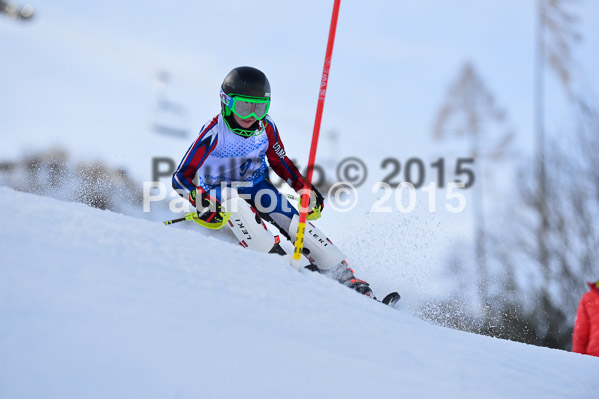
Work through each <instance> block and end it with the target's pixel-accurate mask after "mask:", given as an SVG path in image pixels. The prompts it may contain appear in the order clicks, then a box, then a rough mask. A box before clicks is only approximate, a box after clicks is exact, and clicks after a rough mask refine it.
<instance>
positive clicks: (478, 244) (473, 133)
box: [433, 63, 513, 318]
mask: <svg viewBox="0 0 599 399" xmlns="http://www.w3.org/2000/svg"><path fill="white" fill-rule="evenodd" d="M505 120H506V114H505V111H504V110H503V109H501V108H500V107H499V106H498V105H497V104H496V102H495V98H494V96H493V95H492V94H491V92H490V90H489V89H488V88H487V87H486V85H485V84H484V82H483V81H482V79H481V77H480V76H479V74H478V73H477V72H476V70H475V69H474V67H473V66H472V64H470V63H466V64H464V65H463V66H462V69H461V71H460V73H459V75H458V78H457V79H456V81H455V82H454V83H453V84H452V85H451V86H450V88H449V90H448V92H447V96H446V100H445V102H444V104H443V106H442V107H441V109H440V110H439V112H438V114H437V118H436V121H435V126H434V129H433V133H434V136H435V138H437V139H444V138H449V137H454V139H455V137H460V136H462V137H466V138H467V139H468V141H469V143H470V149H469V152H470V155H471V157H472V158H473V159H474V161H475V162H474V164H475V172H476V173H475V175H476V176H477V179H476V183H475V185H474V190H475V192H476V195H475V196H473V206H474V219H475V232H474V236H475V264H476V265H477V267H478V274H479V276H478V287H479V288H478V289H479V294H480V303H481V305H482V309H483V318H484V315H486V314H487V313H488V309H489V304H488V299H489V294H488V280H489V279H488V271H487V251H486V243H485V241H486V228H485V206H484V189H483V183H484V178H483V177H482V176H483V175H484V168H483V166H482V163H483V159H486V160H500V159H502V158H504V157H505V156H506V154H507V150H508V146H509V144H510V142H511V140H512V138H513V133H512V132H511V131H510V130H509V129H508V128H506V127H505V126H506V123H505ZM497 127H499V131H497V129H495V128H497Z"/></svg>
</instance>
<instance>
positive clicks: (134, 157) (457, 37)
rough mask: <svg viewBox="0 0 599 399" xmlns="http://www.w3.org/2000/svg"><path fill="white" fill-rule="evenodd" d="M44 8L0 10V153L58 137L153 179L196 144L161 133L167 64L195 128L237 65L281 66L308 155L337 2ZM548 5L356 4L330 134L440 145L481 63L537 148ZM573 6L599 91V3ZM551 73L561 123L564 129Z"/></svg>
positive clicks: (400, 146) (342, 47)
mask: <svg viewBox="0 0 599 399" xmlns="http://www.w3.org/2000/svg"><path fill="white" fill-rule="evenodd" d="M32 4H33V6H34V7H35V8H36V11H37V15H36V18H35V19H34V20H33V21H32V22H31V23H29V24H25V23H17V22H15V21H11V20H9V19H7V18H2V19H0V45H1V48H2V49H3V57H2V58H3V61H2V66H1V67H0V72H1V75H0V80H1V84H2V87H3V90H2V94H1V95H0V108H1V109H2V118H1V120H0V129H1V132H2V142H3V145H2V148H1V149H0V159H2V160H6V159H14V158H17V157H18V156H20V155H21V154H23V153H25V152H29V151H34V150H43V149H47V148H48V147H49V146H52V145H56V146H62V147H66V148H68V149H70V150H71V151H72V152H73V153H74V154H75V156H76V157H78V158H80V159H90V158H93V159H103V160H105V161H106V162H107V163H109V164H111V165H113V166H125V167H127V168H128V169H130V170H131V171H132V172H133V173H134V174H135V175H137V176H139V177H140V178H144V179H145V178H148V177H149V173H150V163H149V162H150V161H149V159H150V158H151V157H152V156H172V157H173V158H179V157H181V156H182V155H183V153H184V152H185V150H186V149H187V146H188V145H189V143H190V142H191V137H190V138H189V140H175V139H171V138H166V137H161V136H157V135H156V134H154V133H152V132H151V131H150V129H149V126H150V124H151V121H152V112H153V110H154V103H155V100H156V97H155V93H154V91H153V85H154V81H155V76H156V73H157V72H158V71H159V70H163V69H164V70H168V71H169V72H170V74H171V76H172V81H171V84H170V85H169V88H168V95H169V97H170V98H172V99H174V100H176V101H177V102H179V103H182V104H184V105H185V106H186V107H187V109H188V111H189V128H190V130H191V131H192V132H193V134H195V133H196V131H197V130H198V129H199V128H200V127H201V125H202V124H203V123H204V122H205V121H206V120H207V119H209V118H210V117H212V116H213V115H214V114H216V113H217V112H218V110H219V105H218V90H219V86H220V83H221V82H222V79H223V77H224V76H225V75H226V73H227V72H228V71H229V70H230V69H232V68H233V67H235V66H238V65H252V66H256V67H258V68H259V69H262V70H263V71H264V72H265V73H266V74H267V75H268V77H269V79H270V82H271V86H272V92H273V103H272V106H271V111H270V113H271V115H272V116H273V118H274V119H275V121H276V122H277V124H278V126H279V129H280V130H281V132H282V135H283V138H284V141H285V143H286V145H287V149H288V152H289V151H291V153H292V154H293V155H295V156H296V157H298V158H300V159H304V158H307V154H308V149H309V143H310V137H311V133H312V127H313V123H314V114H315V110H316V100H317V92H318V84H319V81H320V75H321V72H322V63H323V59H324V52H325V47H326V39H327V34H328V29H329V22H330V16H331V11H332V4H333V2H332V1H330V2H328V1H327V2H324V1H316V0H312V1H303V2H301V3H300V2H284V1H259V0H256V1H252V2H245V1H227V2H216V1H214V2H185V1H183V2H178V3H176V4H169V3H168V2H163V1H148V2H144V4H143V6H139V5H136V4H134V3H132V2H117V1H104V2H99V3H96V2H91V3H89V2H75V1H39V2H33V3H32ZM535 5H536V2H534V1H517V0H511V1H494V0H493V1H491V0H489V1H466V0H458V1H451V2H448V1H440V0H435V1H433V0H426V1H419V2H396V1H381V0H374V1H369V2H367V3H365V2H362V1H349V0H346V1H343V2H342V4H341V10H340V15H339V25H338V31H337V38H336V43H335V51H334V54H333V63H332V67H331V75H330V81H329V88H328V93H327V99H326V106H325V112H324V117H323V125H322V131H323V132H328V131H331V130H335V131H336V132H338V134H339V137H340V144H339V146H338V147H337V148H336V151H337V153H338V154H339V156H348V155H364V156H365V157H366V158H370V159H375V158H377V157H378V158H382V157H383V156H394V157H397V158H399V159H402V160H405V159H407V158H409V157H414V156H416V157H422V158H426V157H430V156H432V155H431V154H439V153H442V152H443V147H442V144H439V143H435V142H433V141H432V140H431V134H432V133H431V128H432V125H433V122H434V118H435V115H436V112H437V110H438V108H439V107H440V105H441V103H442V102H443V101H444V99H445V94H446V91H447V88H448V86H449V85H450V84H451V82H452V81H453V80H454V79H455V78H456V76H457V74H458V72H459V69H460V67H461V66H462V65H463V63H464V62H466V61H470V62H472V63H473V64H474V66H475V67H476V69H477V70H478V72H479V74H480V75H481V76H482V77H483V79H484V80H485V82H486V84H487V86H488V88H489V89H490V91H491V92H492V93H493V94H494V95H495V97H496V100H497V102H498V103H499V105H501V106H502V107H503V108H505V109H506V110H507V112H508V116H509V118H510V123H511V124H512V125H513V126H514V128H515V129H516V132H517V134H518V140H519V145H520V146H521V147H522V148H525V149H526V148H529V149H532V128H533V123H532V109H533V108H532V94H533V78H534V76H533V62H534V40H535V37H534V29H535V15H534V12H535ZM574 9H575V10H576V11H577V13H578V14H579V16H580V17H581V29H580V30H581V33H582V35H583V38H584V41H583V42H582V43H581V44H580V45H578V46H577V48H576V51H575V53H574V57H575V59H576V61H577V63H578V65H579V68H580V72H581V73H580V75H577V76H576V79H577V80H578V81H579V84H581V85H587V86H589V87H591V88H593V89H594V90H595V92H597V90H599V76H598V75H597V73H596V71H597V70H599V56H598V55H597V54H599V51H597V50H598V49H599V34H598V33H599V28H598V27H597V26H596V24H594V22H595V21H596V20H597V17H599V3H598V2H595V1H591V0H586V1H583V2H581V3H580V4H579V5H577V6H575V7H574ZM593 24H594V25H593ZM548 76H550V78H549V79H550V80H549V86H548V100H547V105H548V109H549V112H548V115H549V116H548V119H547V123H548V126H549V129H550V130H555V131H563V130H564V129H566V130H567V129H568V121H567V120H565V119H564V113H563V111H562V106H563V103H562V102H561V100H560V96H561V92H560V91H559V89H558V88H557V87H556V86H555V84H554V83H552V81H554V79H553V77H551V75H548ZM323 146H326V144H323ZM323 151H324V147H323ZM323 154H324V153H323Z"/></svg>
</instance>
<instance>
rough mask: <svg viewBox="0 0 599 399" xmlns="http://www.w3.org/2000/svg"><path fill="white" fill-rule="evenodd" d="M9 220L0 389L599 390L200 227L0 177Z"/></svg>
mask: <svg viewBox="0 0 599 399" xmlns="http://www.w3.org/2000/svg"><path fill="white" fill-rule="evenodd" d="M0 220H2V226H3V228H2V229H1V230H0V242H1V247H0V250H1V257H2V261H1V266H0V397H1V398H144V399H148V398H223V397H226V398H240V397H249V398H254V397H255V398H262V397H271V398H283V397H285V398H287V397H294V398H306V397H316V398H320V397H328V398H336V397H344V398H353V397H355V398H364V397H369V398H370V397H381V398H391V397H397V398H416V397H418V398H427V397H428V398H485V399H490V398H528V397H542V398H573V397H593V396H594V395H596V392H597V385H596V381H597V376H598V375H599V358H592V357H588V356H582V355H577V354H572V353H567V352H564V351H557V350H551V349H545V348H539V347H534V346H528V345H524V344H518V343H513V342H509V341H503V340H498V339H492V338H489V337H483V336H477V335H473V334H467V333H463V332H459V331H453V330H449V329H446V328H441V327H437V326H433V325H430V324H428V323H425V322H423V321H420V320H418V319H415V318H413V317H412V316H410V315H408V314H406V313H405V312H402V311H401V309H400V310H399V311H398V310H395V309H390V308H387V307H385V306H383V305H381V304H379V303H376V302H374V301H372V300H370V299H368V298H366V297H363V296H361V295H359V294H357V293H354V292H353V291H351V290H349V289H347V288H345V287H343V286H341V285H339V284H337V283H335V282H334V281H331V280H329V279H327V278H324V277H323V276H320V275H317V274H313V273H309V272H302V273H298V272H297V271H295V270H294V269H293V268H291V267H289V266H288V265H287V263H286V262H285V261H284V260H283V259H281V258H280V257H278V256H275V255H266V254H259V253H255V252H250V251H249V250H246V249H243V248H241V247H239V246H236V245H234V244H231V243H230V242H224V241H222V240H219V239H217V238H212V237H210V236H208V235H207V234H206V232H201V233H196V232H195V231H193V230H189V229H180V228H176V227H175V226H164V225H162V224H160V223H156V222H148V221H144V220H141V219H135V218H131V217H126V216H123V215H119V214H115V213H111V212H107V211H100V210H97V209H93V208H89V207H87V206H85V205H81V204H74V203H65V202H60V201H57V200H53V199H48V198H42V197H37V196H34V195H31V194H25V193H19V192H16V191H13V190H10V189H7V188H3V187H0ZM199 228H200V227H199V226H198V229H199Z"/></svg>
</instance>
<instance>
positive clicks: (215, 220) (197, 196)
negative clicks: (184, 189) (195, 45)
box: [189, 187, 224, 224]
mask: <svg viewBox="0 0 599 399" xmlns="http://www.w3.org/2000/svg"><path fill="white" fill-rule="evenodd" d="M189 202H191V203H192V204H193V206H195V207H196V212H197V214H198V218H199V219H200V220H203V221H204V222H206V223H210V224H219V223H222V222H223V215H224V213H223V212H222V209H221V204H220V201H219V200H218V199H216V198H214V197H213V196H211V195H210V194H208V193H207V192H206V191H205V190H204V189H203V188H201V187H196V189H195V190H193V191H192V192H190V193H189Z"/></svg>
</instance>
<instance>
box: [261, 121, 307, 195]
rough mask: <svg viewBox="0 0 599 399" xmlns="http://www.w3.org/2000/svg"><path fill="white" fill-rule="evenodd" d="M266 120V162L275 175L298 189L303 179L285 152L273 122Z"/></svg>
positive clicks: (300, 187) (301, 186) (302, 184)
mask: <svg viewBox="0 0 599 399" xmlns="http://www.w3.org/2000/svg"><path fill="white" fill-rule="evenodd" d="M266 122H267V125H266V134H267V135H268V149H267V150H266V156H267V157H268V163H269V164H270V167H271V168H272V170H274V171H275V173H276V174H277V175H279V176H280V177H281V178H282V179H283V180H285V181H286V182H287V184H289V185H290V186H291V187H293V189H294V190H295V191H299V190H301V189H302V188H303V187H304V182H305V179H304V177H303V176H302V174H301V173H300V172H299V171H298V170H297V167H296V166H295V165H294V164H293V162H292V161H291V159H289V157H288V156H287V154H286V153H285V147H284V146H283V142H282V141H281V137H280V136H279V131H278V130H277V127H276V126H275V124H274V123H273V122H272V121H271V120H268V119H267V120H266Z"/></svg>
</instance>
